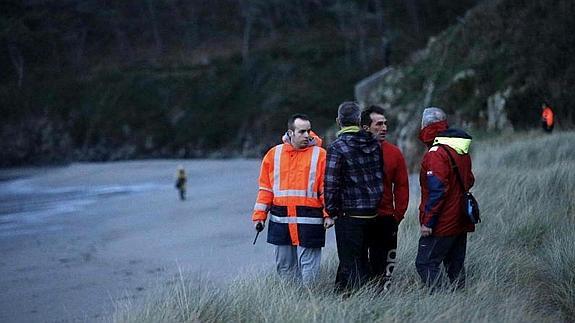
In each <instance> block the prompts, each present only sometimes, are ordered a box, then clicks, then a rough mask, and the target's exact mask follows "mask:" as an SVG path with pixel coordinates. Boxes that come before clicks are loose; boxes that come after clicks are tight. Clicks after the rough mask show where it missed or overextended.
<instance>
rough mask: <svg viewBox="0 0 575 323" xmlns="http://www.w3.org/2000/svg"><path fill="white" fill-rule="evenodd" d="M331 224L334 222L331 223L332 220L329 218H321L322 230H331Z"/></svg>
mask: <svg viewBox="0 0 575 323" xmlns="http://www.w3.org/2000/svg"><path fill="white" fill-rule="evenodd" d="M333 224H334V221H333V219H332V218H330V217H327V218H323V227H324V229H326V230H327V229H329V228H331V227H332V226H333Z"/></svg>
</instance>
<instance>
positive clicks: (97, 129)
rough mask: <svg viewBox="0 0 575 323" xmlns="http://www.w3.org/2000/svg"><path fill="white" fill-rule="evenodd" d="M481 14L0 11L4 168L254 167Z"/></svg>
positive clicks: (372, 4) (351, 9)
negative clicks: (285, 137)
mask: <svg viewBox="0 0 575 323" xmlns="http://www.w3.org/2000/svg"><path fill="white" fill-rule="evenodd" d="M476 2H477V1H476V0H465V1H458V2H457V3H452V1H446V0H442V1H436V2H434V3H427V2H417V3H416V2H413V3H412V2H404V1H402V0H392V1H385V2H383V1H375V0H354V1H340V0H320V1H293V2H286V1H283V0H270V1H267V0H266V1H263V0H245V1H244V0H242V1H236V0H213V1H174V0H147V1H136V0H127V1H121V2H116V1H112V2H107V1H97V0H66V1H60V0H48V1H24V2H23V1H16V0H8V1H3V2H2V3H1V4H0V43H2V44H3V46H0V66H1V68H2V70H3V71H6V72H5V73H2V74H0V101H1V102H2V105H1V109H2V114H3V118H2V119H1V120H0V133H1V134H2V137H3V138H11V139H10V140H3V141H2V142H1V143H0V150H2V151H3V154H2V157H1V158H0V166H9V165H21V164H44V163H51V162H56V163H59V162H66V161H77V160H94V161H105V160H117V159H131V158H157V157H166V158H167V157H178V158H181V157H226V156H259V155H260V154H261V152H262V151H264V150H265V149H266V148H268V147H269V146H270V145H272V144H273V143H276V142H277V141H278V140H279V137H280V135H281V134H282V132H283V131H284V128H285V120H287V118H288V117H289V115H291V114H292V113H295V112H304V113H307V114H309V115H310V117H311V118H312V120H313V121H314V122H313V124H314V127H315V128H316V129H317V130H318V132H319V133H323V132H324V131H325V130H326V129H327V128H328V127H329V126H330V125H332V124H333V120H334V117H335V109H336V107H337V105H338V104H339V103H340V102H342V101H343V100H350V99H353V86H354V84H355V82H357V81H358V80H360V79H362V78H363V77H365V76H366V75H369V74H370V73H373V72H374V71H377V70H378V69H380V68H382V67H383V66H384V64H385V61H386V60H387V61H389V63H391V64H395V63H399V62H401V61H402V60H403V58H404V57H405V56H406V55H407V54H408V53H410V52H412V51H413V50H415V49H417V48H421V47H422V46H423V45H424V44H425V41H426V40H427V38H428V37H429V36H430V35H433V34H436V33H438V32H439V31H441V30H443V29H444V28H446V27H447V26H449V25H450V24H452V23H454V22H455V21H456V17H457V16H458V15H462V14H463V13H464V12H465V11H466V10H467V9H468V8H469V7H471V6H472V5H474V4H475V3H476ZM384 38H385V39H386V44H388V49H389V50H391V53H387V54H386V55H385V57H384V49H383V48H382V42H383V39H384ZM389 50H388V51H389Z"/></svg>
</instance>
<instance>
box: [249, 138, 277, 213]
mask: <svg viewBox="0 0 575 323" xmlns="http://www.w3.org/2000/svg"><path fill="white" fill-rule="evenodd" d="M273 152H274V149H270V151H268V153H267V154H266V155H265V157H264V159H263V161H262V165H261V167H260V178H259V189H258V197H257V199H256V204H255V205H254V211H253V213H252V221H254V222H257V221H265V220H266V219H267V217H268V211H269V209H270V207H271V206H272V202H273V200H274V193H273V187H272V182H271V179H270V173H271V172H272V171H273V166H274V165H273Z"/></svg>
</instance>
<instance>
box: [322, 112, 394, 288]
mask: <svg viewBox="0 0 575 323" xmlns="http://www.w3.org/2000/svg"><path fill="white" fill-rule="evenodd" d="M337 115H338V116H337V120H336V121H337V123H338V125H339V126H340V127H341V130H340V131H339V132H338V138H337V139H336V140H335V141H334V142H333V143H332V144H331V145H330V146H329V148H328V150H327V160H326V169H325V177H324V193H325V210H326V212H327V213H328V214H329V216H330V217H332V218H334V219H335V235H336V241H337V255H338V258H339V266H338V269H337V275H336V282H335V284H336V289H337V290H340V291H343V290H346V289H349V288H353V287H359V286H361V285H362V284H363V283H365V282H366V281H367V279H368V278H369V265H368V246H369V241H370V240H369V239H370V237H369V228H370V226H372V225H373V224H374V223H375V218H376V217H377V206H378V205H379V201H380V199H381V197H382V195H383V159H382V154H381V148H380V145H379V142H378V141H377V139H376V138H375V137H374V136H373V135H372V134H371V133H369V132H366V131H365V130H363V129H361V128H360V127H359V123H360V115H361V109H360V107H359V105H357V103H355V102H344V103H342V104H341V105H340V106H339V108H338V111H337Z"/></svg>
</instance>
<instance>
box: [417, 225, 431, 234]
mask: <svg viewBox="0 0 575 323" xmlns="http://www.w3.org/2000/svg"><path fill="white" fill-rule="evenodd" d="M419 231H420V232H421V236H422V237H429V236H430V235H431V233H432V232H433V230H432V229H431V228H428V227H426V226H425V225H423V224H422V225H421V227H420V228H419Z"/></svg>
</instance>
